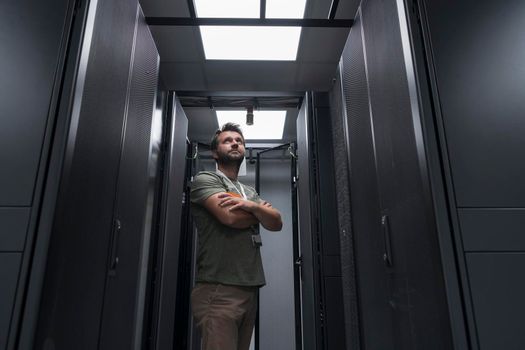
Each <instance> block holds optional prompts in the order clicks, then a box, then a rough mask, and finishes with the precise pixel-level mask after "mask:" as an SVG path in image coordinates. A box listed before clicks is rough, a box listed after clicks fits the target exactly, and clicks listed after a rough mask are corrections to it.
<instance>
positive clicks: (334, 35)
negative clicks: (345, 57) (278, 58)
mask: <svg viewBox="0 0 525 350" xmlns="http://www.w3.org/2000/svg"><path fill="white" fill-rule="evenodd" d="M349 32H350V28H303V33H302V38H301V44H300V45H299V52H298V54H297V61H298V62H319V63H321V62H324V63H328V62H338V61H339V59H340V57H341V54H342V52H343V48H344V46H345V43H346V38H347V37H348V33H349Z"/></svg>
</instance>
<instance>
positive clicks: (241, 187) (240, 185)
mask: <svg viewBox="0 0 525 350" xmlns="http://www.w3.org/2000/svg"><path fill="white" fill-rule="evenodd" d="M217 174H219V175H220V176H222V177H223V178H224V179H225V180H226V181H228V182H229V183H230V184H231V185H232V186H233V187H234V188H235V189H236V190H237V192H239V194H240V195H242V198H244V199H246V200H247V199H248V197H246V193H245V192H244V187H243V186H242V184H241V183H240V182H238V184H239V187H240V190H239V188H237V186H236V185H235V184H234V183H233V182H232V180H230V179H229V178H228V176H226V175H224V173H223V172H222V171H220V170H219V169H217Z"/></svg>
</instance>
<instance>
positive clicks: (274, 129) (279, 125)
mask: <svg viewBox="0 0 525 350" xmlns="http://www.w3.org/2000/svg"><path fill="white" fill-rule="evenodd" d="M285 119H286V111H254V112H253V125H246V111H239V110H237V111H217V122H218V123H219V127H221V126H222V125H223V124H226V123H228V122H231V123H235V124H239V125H240V126H241V129H242V133H243V135H244V138H245V139H246V140H281V139H282V138H283V131H284V120H285Z"/></svg>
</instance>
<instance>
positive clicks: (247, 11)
mask: <svg viewBox="0 0 525 350" xmlns="http://www.w3.org/2000/svg"><path fill="white" fill-rule="evenodd" d="M194 3H195V12H196V15H197V17H212V18H259V17H260V10H261V5H260V1H259V0H220V1H219V0H194Z"/></svg>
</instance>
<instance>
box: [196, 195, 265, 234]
mask: <svg viewBox="0 0 525 350" xmlns="http://www.w3.org/2000/svg"><path fill="white" fill-rule="evenodd" d="M225 197H230V195H229V194H227V193H225V192H221V193H216V194H213V195H211V196H209V197H208V198H206V200H205V201H204V203H203V206H204V208H205V209H206V210H208V212H209V213H210V214H212V215H213V216H214V217H215V218H216V219H217V220H219V222H220V223H221V224H223V225H226V226H229V227H232V228H238V229H244V228H248V227H250V226H251V225H256V224H258V223H259V220H258V218H257V217H256V216H255V215H253V214H252V213H249V212H248V211H245V210H230V208H228V207H225V206H222V205H221V201H222V198H225Z"/></svg>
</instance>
